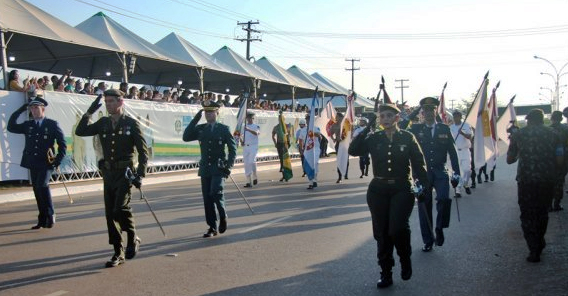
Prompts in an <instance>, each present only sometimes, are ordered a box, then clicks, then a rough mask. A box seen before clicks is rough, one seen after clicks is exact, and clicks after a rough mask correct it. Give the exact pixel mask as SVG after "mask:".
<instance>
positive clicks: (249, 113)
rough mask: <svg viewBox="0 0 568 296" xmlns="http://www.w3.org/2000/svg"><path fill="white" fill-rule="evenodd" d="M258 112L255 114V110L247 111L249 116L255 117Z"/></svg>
mask: <svg viewBox="0 0 568 296" xmlns="http://www.w3.org/2000/svg"><path fill="white" fill-rule="evenodd" d="M255 115H256V114H254V112H252V111H247V118H252V117H254V116H255Z"/></svg>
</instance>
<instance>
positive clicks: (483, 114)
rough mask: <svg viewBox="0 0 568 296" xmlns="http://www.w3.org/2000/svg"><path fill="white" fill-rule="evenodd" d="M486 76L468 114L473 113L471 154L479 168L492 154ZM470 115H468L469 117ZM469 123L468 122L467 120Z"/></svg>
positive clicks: (487, 81) (492, 145) (492, 144)
mask: <svg viewBox="0 0 568 296" xmlns="http://www.w3.org/2000/svg"><path fill="white" fill-rule="evenodd" d="M488 83H489V79H487V77H486V78H485V79H484V80H483V83H482V84H481V88H480V89H479V92H478V93H477V95H476V97H475V100H474V103H473V105H472V106H476V107H477V108H476V109H474V110H471V112H470V114H471V115H473V114H475V115H476V116H475V121H474V122H473V125H472V126H475V134H474V137H473V155H474V164H475V167H476V168H480V167H482V166H484V165H485V164H486V163H487V160H489V158H490V157H491V155H492V154H493V148H494V146H495V144H494V143H493V138H492V137H491V127H490V123H489V106H488V104H487V84H488ZM469 117H470V116H468V119H469ZM468 123H469V122H468ZM470 124H471V123H470Z"/></svg>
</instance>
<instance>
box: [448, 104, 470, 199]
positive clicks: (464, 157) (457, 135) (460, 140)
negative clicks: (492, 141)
mask: <svg viewBox="0 0 568 296" xmlns="http://www.w3.org/2000/svg"><path fill="white" fill-rule="evenodd" d="M452 116H453V117H454V123H453V124H452V125H451V126H450V131H451V132H452V137H453V139H454V141H455V143H456V148H457V150H458V151H457V153H458V159H459V161H460V170H461V172H459V173H460V184H459V185H458V187H456V197H461V192H460V188H461V187H463V188H464V189H465V193H467V194H471V189H470V188H469V186H468V184H469V179H470V177H471V152H470V151H469V148H471V138H472V137H473V131H472V129H471V126H470V125H469V123H467V122H462V113H461V112H460V111H458V110H456V111H454V112H453V114H452Z"/></svg>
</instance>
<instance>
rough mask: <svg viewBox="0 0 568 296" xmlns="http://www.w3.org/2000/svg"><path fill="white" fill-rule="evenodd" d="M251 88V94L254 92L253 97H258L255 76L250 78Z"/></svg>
mask: <svg viewBox="0 0 568 296" xmlns="http://www.w3.org/2000/svg"><path fill="white" fill-rule="evenodd" d="M252 88H253V90H254V92H253V94H254V99H255V100H256V99H257V98H258V88H257V80H256V78H253V79H252Z"/></svg>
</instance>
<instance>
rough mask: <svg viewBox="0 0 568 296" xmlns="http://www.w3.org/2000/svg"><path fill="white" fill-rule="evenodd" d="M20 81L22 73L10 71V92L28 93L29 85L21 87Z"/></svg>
mask: <svg viewBox="0 0 568 296" xmlns="http://www.w3.org/2000/svg"><path fill="white" fill-rule="evenodd" d="M19 80H20V72H18V70H12V71H10V74H8V90H11V91H21V92H25V91H27V90H28V88H29V85H26V84H24V86H21V85H20V82H19Z"/></svg>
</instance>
